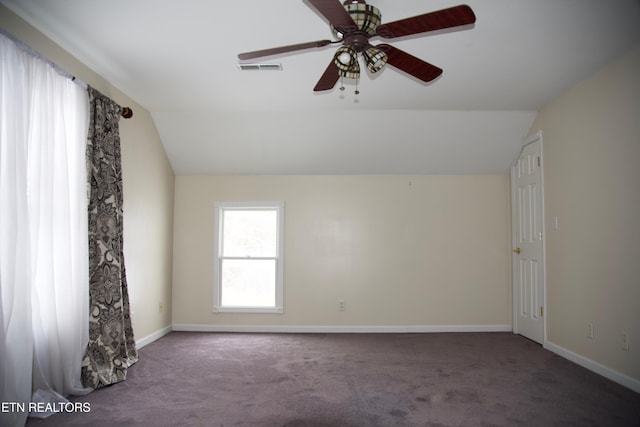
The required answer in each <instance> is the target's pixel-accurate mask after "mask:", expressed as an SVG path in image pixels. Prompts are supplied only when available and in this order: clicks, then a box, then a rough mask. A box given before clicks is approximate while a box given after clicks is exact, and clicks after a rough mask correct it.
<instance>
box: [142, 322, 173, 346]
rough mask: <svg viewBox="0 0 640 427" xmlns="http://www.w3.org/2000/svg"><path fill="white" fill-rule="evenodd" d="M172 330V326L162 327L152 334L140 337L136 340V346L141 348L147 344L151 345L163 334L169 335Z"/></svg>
mask: <svg viewBox="0 0 640 427" xmlns="http://www.w3.org/2000/svg"><path fill="white" fill-rule="evenodd" d="M172 330H173V327H172V326H167V327H166V328H162V329H160V330H159V331H156V332H154V333H152V334H150V335H147V336H146V337H144V338H140V339H138V340H136V348H137V349H141V348H142V347H144V346H145V345H149V344H151V343H152V342H154V341H155V340H158V339H160V338H162V337H163V336H165V335H167V334H168V333H169V332H171V331H172Z"/></svg>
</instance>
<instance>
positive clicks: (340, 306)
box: [338, 299, 347, 311]
mask: <svg viewBox="0 0 640 427" xmlns="http://www.w3.org/2000/svg"><path fill="white" fill-rule="evenodd" d="M338 311H347V303H346V302H344V300H343V299H341V300H340V301H338Z"/></svg>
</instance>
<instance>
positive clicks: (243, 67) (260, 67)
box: [238, 64, 282, 70]
mask: <svg viewBox="0 0 640 427" xmlns="http://www.w3.org/2000/svg"><path fill="white" fill-rule="evenodd" d="M238 68H240V69H241V70H282V64H238Z"/></svg>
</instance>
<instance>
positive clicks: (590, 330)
mask: <svg viewBox="0 0 640 427" xmlns="http://www.w3.org/2000/svg"><path fill="white" fill-rule="evenodd" d="M587 338H589V339H593V323H587Z"/></svg>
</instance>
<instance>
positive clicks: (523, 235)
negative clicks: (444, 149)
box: [511, 135, 545, 344]
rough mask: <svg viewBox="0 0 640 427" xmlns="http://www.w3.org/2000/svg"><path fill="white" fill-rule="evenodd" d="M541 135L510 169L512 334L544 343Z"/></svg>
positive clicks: (524, 150)
mask: <svg viewBox="0 0 640 427" xmlns="http://www.w3.org/2000/svg"><path fill="white" fill-rule="evenodd" d="M541 166H542V141H541V137H540V135H538V136H536V137H535V139H534V140H533V141H531V142H529V143H528V144H527V145H525V146H524V147H523V149H522V151H521V153H520V156H519V157H518V159H517V160H516V162H515V163H514V164H513V166H512V167H511V221H512V227H513V229H512V242H513V252H512V257H513V258H512V259H513V261H512V262H513V331H514V332H515V333H517V334H521V335H524V336H525V337H527V338H529V339H531V340H533V341H536V342H538V343H541V344H542V343H543V342H544V338H545V336H544V331H545V327H544V309H545V293H544V290H545V286H544V271H545V270H544V247H543V238H544V226H543V224H544V223H543V212H544V211H543V192H542V190H543V186H542V167H541Z"/></svg>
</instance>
